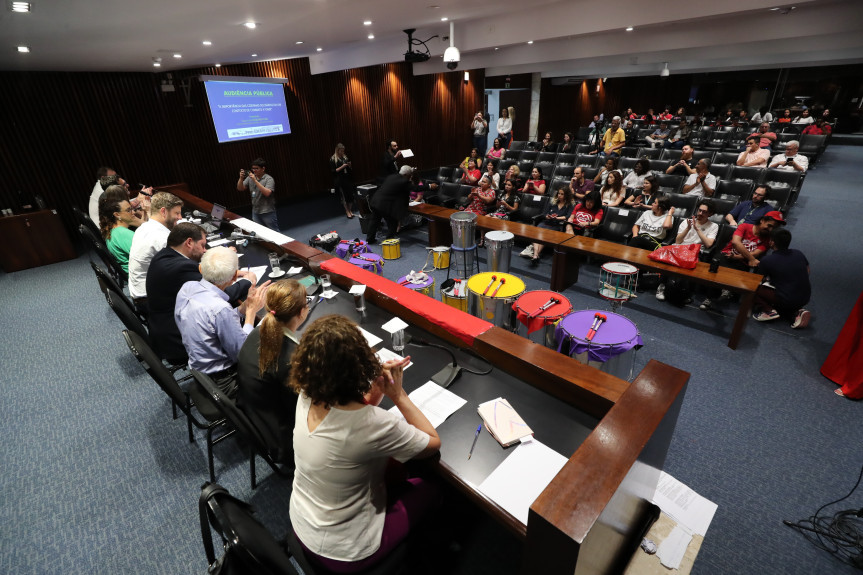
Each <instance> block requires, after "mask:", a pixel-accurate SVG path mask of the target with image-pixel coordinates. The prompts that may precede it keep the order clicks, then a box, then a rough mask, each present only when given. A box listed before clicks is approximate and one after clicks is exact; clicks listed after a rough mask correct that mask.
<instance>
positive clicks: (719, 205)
mask: <svg viewBox="0 0 863 575" xmlns="http://www.w3.org/2000/svg"><path fill="white" fill-rule="evenodd" d="M711 201H712V202H713V208H714V209H715V210H716V211H715V212H714V214H713V215H712V216H710V221H711V222H715V223H717V224H721V223H722V222H724V221H725V216H726V215H728V214H729V213H731V210H733V209H734V206H736V205H737V204H738V203H739V202H738V199H737V198H728V199H722V198H712V199H711Z"/></svg>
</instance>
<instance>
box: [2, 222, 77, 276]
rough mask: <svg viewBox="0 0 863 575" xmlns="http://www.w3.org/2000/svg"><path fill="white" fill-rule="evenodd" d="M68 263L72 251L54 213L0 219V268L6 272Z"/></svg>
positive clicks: (73, 250) (73, 257)
mask: <svg viewBox="0 0 863 575" xmlns="http://www.w3.org/2000/svg"><path fill="white" fill-rule="evenodd" d="M71 259H75V249H74V248H73V247H72V243H71V242H70V241H69V234H67V233H66V228H64V227H63V222H62V221H61V220H60V216H59V215H58V214H57V212H56V211H55V210H41V211H38V212H28V213H25V214H20V215H15V216H6V217H0V267H2V268H3V270H5V271H6V272H17V271H20V270H25V269H29V268H35V267H39V266H44V265H48V264H55V263H57V262H63V261H66V260H71Z"/></svg>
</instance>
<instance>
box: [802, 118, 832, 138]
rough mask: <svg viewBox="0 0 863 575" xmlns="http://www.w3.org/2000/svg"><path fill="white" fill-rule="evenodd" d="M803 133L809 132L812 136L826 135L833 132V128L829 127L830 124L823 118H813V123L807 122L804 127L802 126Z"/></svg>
mask: <svg viewBox="0 0 863 575" xmlns="http://www.w3.org/2000/svg"><path fill="white" fill-rule="evenodd" d="M802 133H803V134H804V135H805V134H811V135H813V136H828V135H830V134H832V133H833V128H831V127H830V124H827V123H825V122H824V118H815V123H814V124H809V125H808V126H806V127H805V128H803V132H802Z"/></svg>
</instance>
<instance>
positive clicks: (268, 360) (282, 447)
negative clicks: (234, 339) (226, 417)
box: [237, 280, 309, 462]
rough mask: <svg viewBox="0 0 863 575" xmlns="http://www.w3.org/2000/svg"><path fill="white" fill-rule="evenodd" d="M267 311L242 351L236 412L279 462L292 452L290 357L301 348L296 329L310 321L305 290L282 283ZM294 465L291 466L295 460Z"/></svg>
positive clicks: (292, 282) (294, 406)
mask: <svg viewBox="0 0 863 575" xmlns="http://www.w3.org/2000/svg"><path fill="white" fill-rule="evenodd" d="M264 310H265V311H266V312H267V313H266V314H265V315H264V319H262V320H261V322H260V323H259V324H258V327H256V328H255V329H254V330H252V333H250V334H249V337H247V338H246V341H245V342H244V343H243V347H242V348H240V355H239V357H238V359H237V381H238V384H239V391H238V393H237V407H239V408H240V409H241V410H242V411H243V412H245V414H246V416H247V417H248V418H249V419H250V420H251V421H252V423H253V424H254V426H255V427H256V428H257V429H258V431H259V432H260V433H261V435H262V436H263V437H264V441H265V443H266V444H267V445H268V446H273V447H275V448H276V449H277V451H276V452H275V453H273V456H274V457H275V458H276V460H277V461H289V460H290V459H291V455H292V453H293V445H292V444H293V432H294V415H295V413H296V410H297V396H296V395H295V394H294V392H293V391H291V389H290V388H289V387H288V379H289V378H290V375H291V357H292V356H293V354H294V351H295V350H296V349H297V345H299V343H300V336H299V335H297V330H298V329H299V328H300V326H301V325H303V322H304V321H306V318H308V317H309V303H308V301H307V299H306V288H305V287H303V286H302V285H301V284H300V283H299V282H298V281H296V280H282V281H278V282H276V283H274V284H272V285H271V286H270V287H269V289H267V298H266V304H265V305H264ZM291 462H292V461H291Z"/></svg>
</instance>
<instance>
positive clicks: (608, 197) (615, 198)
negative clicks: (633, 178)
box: [599, 170, 626, 208]
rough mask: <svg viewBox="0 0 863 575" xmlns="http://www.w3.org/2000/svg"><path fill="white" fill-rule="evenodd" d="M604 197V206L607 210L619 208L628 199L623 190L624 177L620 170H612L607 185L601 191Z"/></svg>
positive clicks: (606, 181)
mask: <svg viewBox="0 0 863 575" xmlns="http://www.w3.org/2000/svg"><path fill="white" fill-rule="evenodd" d="M599 193H600V195H601V196H602V205H603V206H604V207H606V208H613V207H615V206H619V205H620V204H621V203H622V202H623V200H625V199H626V190H624V189H623V176H622V175H621V174H620V171H618V170H611V171H610V172H609V173H608V179H607V180H605V185H604V186H602V189H601V190H600V191H599Z"/></svg>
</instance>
